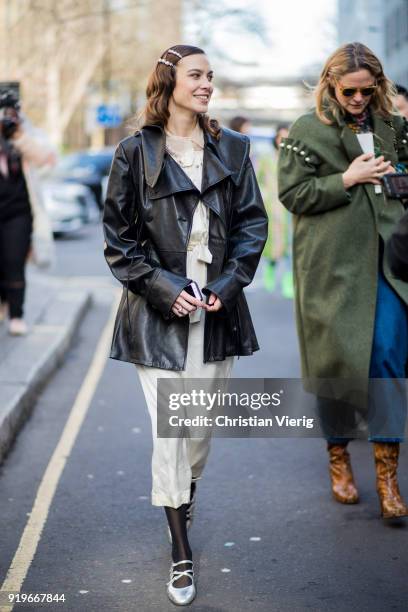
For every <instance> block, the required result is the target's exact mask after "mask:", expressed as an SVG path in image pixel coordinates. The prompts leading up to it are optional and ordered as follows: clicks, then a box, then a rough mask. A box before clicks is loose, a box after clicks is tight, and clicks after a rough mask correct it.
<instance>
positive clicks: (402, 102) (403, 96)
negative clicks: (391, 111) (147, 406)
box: [395, 85, 408, 119]
mask: <svg viewBox="0 0 408 612" xmlns="http://www.w3.org/2000/svg"><path fill="white" fill-rule="evenodd" d="M395 89H396V90H397V95H396V97H395V106H396V108H397V110H398V111H399V112H400V113H401V115H402V116H403V117H405V119H408V90H407V89H406V87H403V86H402V85H395Z"/></svg>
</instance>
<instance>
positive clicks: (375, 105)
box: [315, 42, 396, 125]
mask: <svg viewBox="0 0 408 612" xmlns="http://www.w3.org/2000/svg"><path fill="white" fill-rule="evenodd" d="M364 69H366V70H368V71H369V72H370V73H371V74H372V75H373V77H374V78H375V80H376V84H377V88H376V90H375V92H374V94H373V96H372V98H371V101H370V108H371V109H372V110H373V112H375V113H377V114H379V115H380V116H381V117H383V118H384V119H389V118H390V117H391V116H392V115H393V114H394V108H393V98H394V96H395V94H396V92H395V89H394V86H393V84H392V82H391V81H390V80H389V79H388V78H387V77H386V76H385V74H384V70H383V67H382V64H381V62H380V60H379V59H378V58H377V57H376V56H375V55H374V53H373V52H372V51H370V49H369V48H368V47H366V46H365V45H363V44H361V43H358V42H354V43H348V44H346V45H342V46H341V47H339V48H338V49H337V50H336V51H335V52H334V53H332V55H331V56H330V57H329V59H328V60H327V62H326V64H325V65H324V68H323V70H322V72H321V75H320V79H319V82H318V84H317V86H316V89H315V98H316V115H317V116H318V117H319V119H320V121H322V122H323V123H326V124H327V125H330V124H331V123H333V122H332V121H331V119H330V117H329V116H328V114H329V115H330V114H331V115H332V116H333V117H335V118H336V119H339V117H340V116H341V115H344V113H345V111H344V109H343V108H342V106H341V105H340V104H339V102H338V101H337V99H336V95H335V88H334V86H333V80H338V79H339V78H341V77H342V76H344V75H345V74H348V73H350V72H357V71H358V70H364Z"/></svg>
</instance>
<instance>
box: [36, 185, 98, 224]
mask: <svg viewBox="0 0 408 612" xmlns="http://www.w3.org/2000/svg"><path fill="white" fill-rule="evenodd" d="M42 187H43V195H44V202H45V207H46V209H47V212H48V214H49V217H50V219H51V225H52V231H53V233H54V234H56V235H58V234H67V233H71V232H76V231H78V230H80V229H81V228H82V227H84V226H85V225H86V224H87V223H96V222H98V221H99V219H100V210H99V206H98V203H97V201H96V198H95V195H94V193H93V191H92V190H91V189H90V188H89V187H85V185H80V184H75V183H64V182H54V181H50V180H48V181H46V182H43V185H42Z"/></svg>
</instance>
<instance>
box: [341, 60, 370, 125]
mask: <svg viewBox="0 0 408 612" xmlns="http://www.w3.org/2000/svg"><path fill="white" fill-rule="evenodd" d="M332 85H333V87H334V91H335V96H336V100H337V102H338V103H339V104H340V106H341V107H342V108H343V109H344V110H345V111H347V112H348V113H350V114H351V115H359V114H360V113H362V112H363V111H364V109H365V108H367V106H368V105H369V104H370V102H371V100H372V97H373V96H372V95H371V96H363V95H362V93H361V89H362V88H364V87H371V86H372V85H375V78H374V76H373V75H372V74H371V72H370V71H369V70H366V69H362V70H358V71H357V72H348V73H347V74H344V75H343V76H342V77H340V78H339V79H338V80H334V81H333V82H332ZM352 87H354V88H356V87H357V88H359V89H358V90H357V91H356V92H355V94H354V95H352V96H350V97H346V96H344V95H343V94H342V89H346V88H352Z"/></svg>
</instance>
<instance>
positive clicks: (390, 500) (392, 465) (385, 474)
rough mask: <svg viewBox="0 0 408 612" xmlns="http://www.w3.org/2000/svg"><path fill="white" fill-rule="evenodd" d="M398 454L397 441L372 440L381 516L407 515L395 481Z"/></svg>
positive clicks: (407, 511)
mask: <svg viewBox="0 0 408 612" xmlns="http://www.w3.org/2000/svg"><path fill="white" fill-rule="evenodd" d="M398 455H399V443H398V442H374V458H375V467H376V472H377V493H378V497H379V498H380V505H381V516H382V517H383V518H396V517H399V516H408V507H407V505H406V503H405V502H404V500H403V499H402V497H401V493H400V491H399V487H398V481H397V467H398Z"/></svg>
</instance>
